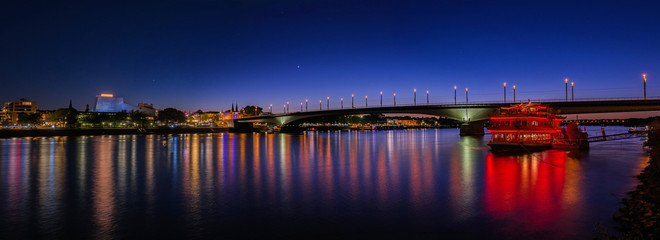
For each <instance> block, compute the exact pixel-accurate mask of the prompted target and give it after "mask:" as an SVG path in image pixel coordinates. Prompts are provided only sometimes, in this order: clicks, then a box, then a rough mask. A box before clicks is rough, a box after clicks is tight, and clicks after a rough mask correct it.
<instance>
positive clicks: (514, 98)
mask: <svg viewBox="0 0 660 240" xmlns="http://www.w3.org/2000/svg"><path fill="white" fill-rule="evenodd" d="M513 103H516V85H513Z"/></svg>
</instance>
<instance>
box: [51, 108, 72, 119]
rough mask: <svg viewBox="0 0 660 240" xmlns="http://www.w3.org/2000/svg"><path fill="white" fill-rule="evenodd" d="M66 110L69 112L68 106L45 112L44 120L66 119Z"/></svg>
mask: <svg viewBox="0 0 660 240" xmlns="http://www.w3.org/2000/svg"><path fill="white" fill-rule="evenodd" d="M68 112H69V109H68V108H60V109H57V110H55V111H53V112H50V113H48V114H46V121H47V122H54V123H58V122H64V120H65V119H66V114H67V113H68Z"/></svg>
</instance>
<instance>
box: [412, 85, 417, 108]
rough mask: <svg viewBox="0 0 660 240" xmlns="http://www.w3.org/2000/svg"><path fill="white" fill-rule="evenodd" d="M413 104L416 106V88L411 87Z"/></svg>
mask: <svg viewBox="0 0 660 240" xmlns="http://www.w3.org/2000/svg"><path fill="white" fill-rule="evenodd" d="M413 92H414V93H413V106H417V89H416V88H415V89H413Z"/></svg>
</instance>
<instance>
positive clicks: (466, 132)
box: [460, 122, 485, 136]
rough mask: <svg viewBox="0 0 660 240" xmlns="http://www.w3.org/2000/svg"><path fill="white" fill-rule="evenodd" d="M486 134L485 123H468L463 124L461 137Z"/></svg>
mask: <svg viewBox="0 0 660 240" xmlns="http://www.w3.org/2000/svg"><path fill="white" fill-rule="evenodd" d="M484 134H485V133H484V123H483V122H466V123H463V124H461V132H460V135H461V136H483V135H484Z"/></svg>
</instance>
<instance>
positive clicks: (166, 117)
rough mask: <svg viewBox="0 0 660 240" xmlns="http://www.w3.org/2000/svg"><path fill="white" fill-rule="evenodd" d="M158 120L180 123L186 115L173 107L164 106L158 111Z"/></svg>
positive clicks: (184, 119)
mask: <svg viewBox="0 0 660 240" xmlns="http://www.w3.org/2000/svg"><path fill="white" fill-rule="evenodd" d="M158 120H160V121H161V122H166V123H180V122H185V121H186V115H185V114H184V113H183V112H182V111H179V110H177V109H175V108H165V109H163V111H160V112H158Z"/></svg>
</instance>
